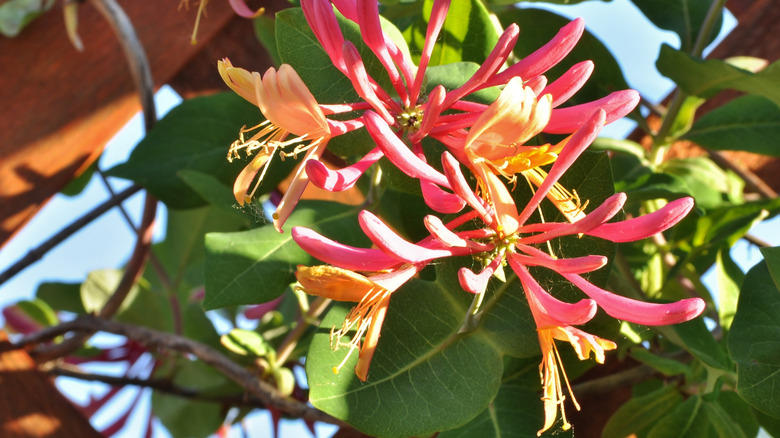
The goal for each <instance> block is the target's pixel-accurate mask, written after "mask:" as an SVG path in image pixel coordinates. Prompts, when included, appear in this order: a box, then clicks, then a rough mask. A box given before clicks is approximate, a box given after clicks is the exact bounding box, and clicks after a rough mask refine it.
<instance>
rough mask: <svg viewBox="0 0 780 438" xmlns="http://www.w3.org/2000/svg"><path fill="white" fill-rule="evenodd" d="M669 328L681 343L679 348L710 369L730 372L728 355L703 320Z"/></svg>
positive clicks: (730, 366) (695, 320) (698, 319)
mask: <svg viewBox="0 0 780 438" xmlns="http://www.w3.org/2000/svg"><path fill="white" fill-rule="evenodd" d="M671 328H672V330H673V331H674V332H675V334H676V335H677V336H679V338H680V340H681V341H682V345H681V347H683V348H685V349H686V350H687V351H688V352H689V353H691V354H692V355H693V356H694V357H695V358H697V359H699V360H700V361H702V362H704V363H705V364H706V365H708V366H710V367H713V368H717V369H720V370H726V371H731V369H732V363H731V361H730V360H729V358H728V355H727V354H726V352H725V351H724V350H723V348H721V346H720V345H719V344H718V343H717V342H716V341H715V338H713V337H712V333H710V331H709V330H707V326H706V325H705V324H704V319H703V318H696V319H694V320H692V321H687V322H683V323H680V324H675V325H673V326H671Z"/></svg>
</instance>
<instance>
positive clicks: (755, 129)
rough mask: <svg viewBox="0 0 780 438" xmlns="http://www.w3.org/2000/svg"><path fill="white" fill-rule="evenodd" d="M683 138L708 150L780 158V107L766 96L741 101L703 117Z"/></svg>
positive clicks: (716, 109) (732, 102)
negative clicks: (745, 152)
mask: <svg viewBox="0 0 780 438" xmlns="http://www.w3.org/2000/svg"><path fill="white" fill-rule="evenodd" d="M778 81H779V82H780V74H779V75H778ZM683 138H685V139H686V140H690V141H692V142H694V143H696V144H698V145H700V146H702V147H705V148H708V149H716V150H731V151H747V152H753V153H756V154H762V155H769V156H773V157H780V147H778V145H777V139H778V138H780V106H778V103H775V102H772V101H770V100H767V99H766V98H764V97H763V96H742V97H738V98H736V99H734V100H732V101H731V102H728V103H726V104H724V105H722V106H719V107H717V108H715V109H714V110H712V111H710V112H708V113H707V114H705V115H703V116H702V117H701V118H700V119H699V120H697V121H696V123H694V125H693V127H692V128H691V130H690V131H689V132H688V133H687V134H685V136H684V137H683Z"/></svg>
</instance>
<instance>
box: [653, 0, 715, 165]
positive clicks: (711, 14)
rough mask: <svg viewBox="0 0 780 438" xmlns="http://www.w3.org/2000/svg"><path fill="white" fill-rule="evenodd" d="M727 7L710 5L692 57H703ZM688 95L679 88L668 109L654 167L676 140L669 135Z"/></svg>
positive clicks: (658, 136)
mask: <svg viewBox="0 0 780 438" xmlns="http://www.w3.org/2000/svg"><path fill="white" fill-rule="evenodd" d="M725 6H726V0H713V1H712V3H711V4H710V8H709V9H708V10H707V15H706V16H705V18H704V21H703V22H702V26H701V28H700V29H699V34H698V35H697V36H696V41H695V42H694V44H693V47H692V48H691V52H690V55H691V56H693V57H694V58H698V57H701V54H702V52H703V51H704V48H705V47H706V46H707V41H708V40H709V37H710V34H712V31H713V29H714V28H715V23H716V22H717V21H718V18H719V17H720V16H721V15H722V13H723V8H724V7H725ZM686 97H687V95H686V94H685V92H683V91H682V90H680V89H679V88H678V89H677V90H676V91H675V92H674V95H673V96H672V100H671V102H670V103H669V107H668V108H667V111H666V115H665V116H664V118H663V122H662V123H661V127H660V128H659V129H658V132H657V133H656V135H655V136H654V137H653V148H652V150H651V152H650V162H651V163H653V164H654V165H656V166H657V165H659V164H661V163H662V162H663V158H664V155H666V151H667V150H668V149H669V146H670V145H671V143H672V142H673V141H674V139H669V138H668V137H669V133H670V131H671V129H672V126H673V125H674V122H675V120H676V119H677V116H678V115H679V113H680V110H681V109H682V106H683V102H685V98H686Z"/></svg>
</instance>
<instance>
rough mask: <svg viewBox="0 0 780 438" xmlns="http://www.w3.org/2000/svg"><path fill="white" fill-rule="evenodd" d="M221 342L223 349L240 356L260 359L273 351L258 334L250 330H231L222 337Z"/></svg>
mask: <svg viewBox="0 0 780 438" xmlns="http://www.w3.org/2000/svg"><path fill="white" fill-rule="evenodd" d="M221 342H222V345H223V346H224V347H225V348H227V349H228V350H230V351H232V352H233V353H236V354H240V355H242V356H248V355H252V356H257V357H262V356H265V355H266V354H268V352H269V351H272V350H273V348H272V347H271V346H270V345H268V342H266V340H265V339H263V337H262V336H260V334H259V333H257V332H255V331H252V330H244V329H233V330H231V331H230V333H227V334H224V335H222V338H221Z"/></svg>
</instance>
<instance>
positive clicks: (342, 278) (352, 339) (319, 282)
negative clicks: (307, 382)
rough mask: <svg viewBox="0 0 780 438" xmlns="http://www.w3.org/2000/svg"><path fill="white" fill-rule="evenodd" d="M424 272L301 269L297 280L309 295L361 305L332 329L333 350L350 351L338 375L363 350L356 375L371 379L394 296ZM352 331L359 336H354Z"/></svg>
mask: <svg viewBox="0 0 780 438" xmlns="http://www.w3.org/2000/svg"><path fill="white" fill-rule="evenodd" d="M420 269H421V266H420V265H407V266H405V267H403V268H401V269H398V270H394V271H392V272H389V273H381V274H375V275H371V276H363V275H361V274H358V273H355V272H352V271H350V270H347V269H343V268H338V267H335V266H327V265H325V266H311V267H308V266H298V270H297V271H296V273H295V276H296V278H297V279H298V283H299V284H300V287H301V289H302V290H304V291H305V292H306V293H308V294H312V295H317V296H320V297H324V298H329V299H332V300H336V301H352V302H357V303H358V304H357V305H356V306H355V307H353V308H352V310H350V312H349V313H348V314H347V317H346V318H345V320H344V324H343V325H342V326H341V328H339V329H338V330H336V328H335V327H334V328H333V329H331V332H330V342H331V348H333V350H338V349H339V348H341V347H347V348H348V349H349V351H348V352H347V354H346V356H345V357H344V360H342V361H341V363H340V364H339V365H337V366H334V367H333V372H334V373H338V372H339V370H340V369H341V368H342V367H343V366H344V364H345V363H346V362H347V360H348V359H349V357H350V356H351V355H352V353H353V352H354V351H355V350H359V351H360V352H359V353H358V362H357V365H356V366H355V374H356V375H357V377H358V378H359V379H360V380H362V381H365V380H366V379H367V378H368V369H369V366H370V365H371V359H372V358H373V357H374V351H376V345H377V341H378V340H379V335H380V332H381V330H382V323H383V322H384V320H385V315H386V314H387V307H388V305H389V304H390V296H391V295H392V294H393V292H395V291H396V290H397V289H398V288H399V287H401V285H403V284H404V283H406V282H407V281H408V280H409V279H411V278H412V277H413V276H414V275H415V274H416V273H417V272H419V270H420ZM352 330H355V332H354V333H351V334H350V332H351V331H352ZM345 336H348V337H349V340H348V341H345V340H343V339H344V337H345ZM364 336H365V339H363V337H364Z"/></svg>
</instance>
